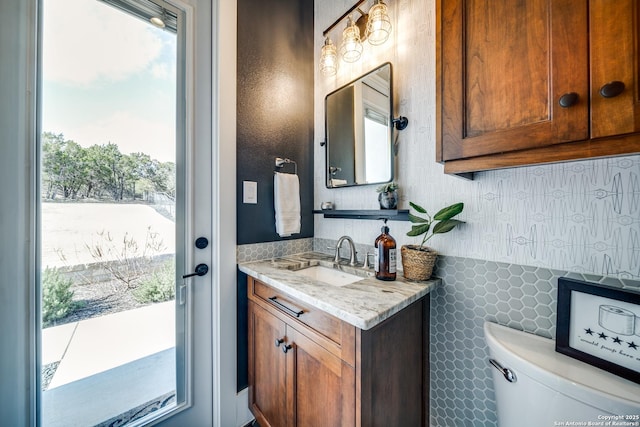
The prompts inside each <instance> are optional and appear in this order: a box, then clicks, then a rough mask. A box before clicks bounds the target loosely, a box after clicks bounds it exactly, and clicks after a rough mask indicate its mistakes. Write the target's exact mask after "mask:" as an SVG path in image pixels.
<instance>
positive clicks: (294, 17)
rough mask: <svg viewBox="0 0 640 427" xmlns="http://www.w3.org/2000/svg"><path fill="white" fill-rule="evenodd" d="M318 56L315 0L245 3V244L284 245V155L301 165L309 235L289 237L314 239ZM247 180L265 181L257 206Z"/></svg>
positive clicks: (240, 136)
mask: <svg viewBox="0 0 640 427" xmlns="http://www.w3.org/2000/svg"><path fill="white" fill-rule="evenodd" d="M313 58H314V45H313V0H238V64H237V66H238V82H237V83H238V89H237V92H238V93H237V102H238V104H237V194H238V197H237V200H238V202H237V203H238V205H237V215H238V218H237V219H238V228H237V237H238V244H239V245H242V244H248V243H262V242H272V241H276V240H282V238H281V237H280V236H279V235H278V234H277V233H276V229H275V214H274V204H273V172H274V170H275V165H274V162H275V158H276V157H283V158H289V159H291V160H294V161H295V162H296V163H297V165H298V176H299V179H300V206H301V214H302V218H301V220H302V223H301V230H300V231H301V232H300V233H299V234H294V235H293V236H291V237H290V238H288V239H291V238H293V239H296V238H305V237H313V143H314V141H313V120H314V117H313V79H314V64H313ZM290 171H291V172H293V165H285V168H284V169H283V172H290ZM243 181H255V182H257V183H258V203H257V204H244V203H243V202H242V184H243Z"/></svg>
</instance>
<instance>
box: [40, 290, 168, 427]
mask: <svg viewBox="0 0 640 427" xmlns="http://www.w3.org/2000/svg"><path fill="white" fill-rule="evenodd" d="M174 347H175V302H174V301H169V302H165V303H159V304H153V305H149V306H146V307H142V308H138V309H134V310H129V311H124V312H120V313H115V314H110V315H105V316H100V317H95V318H93V319H88V320H83V321H80V322H75V323H71V324H66V325H61V326H57V327H52V328H47V329H44V330H43V331H42V363H43V365H44V364H47V363H51V362H55V361H60V364H59V365H58V368H57V370H56V372H55V374H54V376H53V378H52V380H51V383H50V384H49V388H48V390H47V391H45V392H43V417H42V418H43V425H45V426H48V427H52V426H76V425H77V426H90V425H95V424H97V423H99V422H101V421H105V420H107V419H109V418H111V417H114V416H116V415H119V414H121V413H123V412H126V411H128V410H129V409H132V408H134V407H136V406H138V405H141V404H144V403H146V402H149V401H151V400H153V399H156V398H157V397H159V396H161V395H163V394H165V393H167V392H169V391H171V390H175V351H174V350H173V349H174Z"/></svg>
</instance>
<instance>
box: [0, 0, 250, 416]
mask: <svg viewBox="0 0 640 427" xmlns="http://www.w3.org/2000/svg"><path fill="white" fill-rule="evenodd" d="M210 4H211V14H210V15H209V17H208V19H210V21H209V22H211V23H213V24H212V25H210V27H211V28H208V29H203V31H204V30H206V34H207V36H206V37H210V39H209V43H210V44H209V46H211V50H212V52H206V53H207V54H203V55H201V54H202V52H199V54H198V56H199V57H202V56H204V57H207V59H204V60H205V61H208V64H209V68H210V72H209V73H208V75H206V76H204V77H203V78H206V79H209V81H210V87H209V88H207V89H208V90H207V91H206V92H205V96H203V97H202V98H203V101H202V102H205V103H208V104H209V106H210V111H211V119H212V120H211V123H210V124H209V125H208V127H207V130H204V131H205V132H209V133H210V139H211V141H212V144H211V157H210V159H209V160H210V162H211V164H212V166H213V167H212V171H215V172H216V173H212V176H211V181H212V182H211V192H212V199H213V203H212V206H213V208H212V213H211V214H212V215H211V217H212V218H211V228H212V239H211V259H210V260H209V261H210V265H211V274H212V277H211V280H212V283H213V288H212V292H211V299H212V300H211V301H210V303H211V306H212V314H211V316H210V319H208V321H209V322H210V323H211V330H212V331H213V334H211V335H212V337H210V339H209V340H206V341H208V342H207V343H205V344H204V345H203V346H202V348H200V347H198V348H196V349H194V352H193V354H194V356H197V355H198V354H200V355H205V357H206V355H207V354H209V355H210V358H209V360H210V362H209V363H210V364H211V366H210V369H209V371H210V372H211V381H207V382H206V383H207V384H206V385H204V386H202V388H198V389H194V391H193V392H194V396H195V399H194V400H193V408H194V409H195V408H197V411H195V410H194V411H183V412H182V413H180V414H178V415H176V416H173V417H171V418H168V419H167V420H165V421H163V422H162V423H161V424H162V425H166V426H173V425H176V426H178V425H184V422H186V421H187V420H193V422H196V424H195V425H207V424H210V425H213V426H233V425H237V422H238V421H237V416H236V412H237V410H238V408H237V402H238V399H237V394H236V378H235V373H236V344H235V343H236V314H235V307H236V258H235V247H236V235H235V229H236V213H235V206H236V203H235V198H236V192H235V189H236V185H235V181H236V178H235V177H236V173H235V164H236V162H235V158H236V154H235V147H236V142H235V135H236V127H235V122H236V89H235V87H236V13H237V3H236V0H211V1H210ZM38 7H39V1H38V0H3V1H2V2H0V72H1V74H2V76H3V79H2V80H0V94H1V96H0V129H2V130H3V132H2V133H1V134H0V194H2V195H3V197H0V214H1V215H0V235H2V236H3V238H2V239H0V325H3V326H2V328H3V331H2V334H0V377H1V378H2V379H3V380H2V381H1V382H0V419H2V420H3V422H6V423H7V424H8V425H21V426H34V427H35V426H36V425H37V422H38V421H37V420H38V411H39V408H38V400H39V399H38V398H37V396H38V394H39V391H38V390H39V385H40V380H39V377H40V373H39V372H38V369H37V368H38V367H39V366H40V361H39V360H38V359H39V357H38V345H37V343H38V342H39V336H38V333H36V328H39V324H38V321H37V318H38V317H37V315H36V313H37V310H39V304H36V301H37V299H38V298H39V295H38V294H37V292H36V281H37V280H39V277H36V276H37V275H36V270H37V268H34V266H36V254H37V249H38V248H37V244H36V237H37V229H36V227H37V221H36V220H37V217H38V213H37V212H36V206H37V203H35V201H36V200H37V199H36V197H37V168H36V165H37V161H38V155H37V151H36V147H37V145H36V138H37V136H38V135H39V132H40V129H39V125H38V117H37V111H38V92H37V88H38V81H39V75H38V68H37V63H38V60H37V59H38V58H37V55H38V49H37V45H38V40H37V37H38V31H37V27H38V26H37V18H38ZM200 36H202V33H201V34H200ZM197 72H198V71H197V70H196V73H197ZM230 249H232V250H230ZM197 363H198V361H197V360H196V364H197ZM195 375H198V373H195ZM199 387H200V386H199ZM200 393H203V394H204V395H207V394H208V395H209V396H215V398H212V402H211V403H210V404H209V403H208V402H206V399H205V401H203V399H199V398H198V396H199V395H200ZM190 414H192V415H190ZM190 416H194V417H195V418H189V417H190ZM196 420H198V421H196ZM209 421H210V422H209Z"/></svg>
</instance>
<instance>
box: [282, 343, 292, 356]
mask: <svg viewBox="0 0 640 427" xmlns="http://www.w3.org/2000/svg"><path fill="white" fill-rule="evenodd" d="M292 348H293V347H292V346H291V344H287V345H284V346H282V352H283V353H285V354H286V353H288V352H289V350H291V349H292Z"/></svg>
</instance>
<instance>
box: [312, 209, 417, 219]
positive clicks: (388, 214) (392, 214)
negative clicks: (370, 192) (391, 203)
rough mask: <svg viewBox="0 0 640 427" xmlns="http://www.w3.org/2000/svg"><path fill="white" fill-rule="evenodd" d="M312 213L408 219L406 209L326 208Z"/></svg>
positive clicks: (342, 216) (364, 217) (363, 217)
mask: <svg viewBox="0 0 640 427" xmlns="http://www.w3.org/2000/svg"><path fill="white" fill-rule="evenodd" d="M313 213H314V214H323V215H324V217H325V218H346V219H373V220H377V219H384V218H386V219H388V220H390V221H409V210H408V209H369V210H366V209H361V210H339V209H337V210H336V209H326V210H324V209H323V210H314V211H313Z"/></svg>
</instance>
